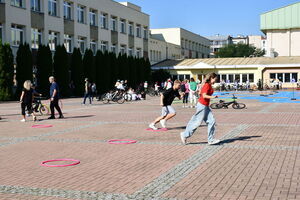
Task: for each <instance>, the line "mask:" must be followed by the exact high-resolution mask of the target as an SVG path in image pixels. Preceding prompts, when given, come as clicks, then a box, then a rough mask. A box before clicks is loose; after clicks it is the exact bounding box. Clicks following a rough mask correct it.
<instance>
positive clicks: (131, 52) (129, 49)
mask: <svg viewBox="0 0 300 200" xmlns="http://www.w3.org/2000/svg"><path fill="white" fill-rule="evenodd" d="M128 56H133V50H132V49H131V48H128Z"/></svg>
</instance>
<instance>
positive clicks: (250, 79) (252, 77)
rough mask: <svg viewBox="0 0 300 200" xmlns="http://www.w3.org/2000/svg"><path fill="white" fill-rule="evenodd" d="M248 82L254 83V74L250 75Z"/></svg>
mask: <svg viewBox="0 0 300 200" xmlns="http://www.w3.org/2000/svg"><path fill="white" fill-rule="evenodd" d="M248 80H249V82H250V83H254V74H249V78H248Z"/></svg>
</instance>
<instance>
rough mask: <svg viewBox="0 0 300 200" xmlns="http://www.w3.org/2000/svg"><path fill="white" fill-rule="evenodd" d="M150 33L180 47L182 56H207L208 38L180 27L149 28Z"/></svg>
mask: <svg viewBox="0 0 300 200" xmlns="http://www.w3.org/2000/svg"><path fill="white" fill-rule="evenodd" d="M150 31H151V34H152V35H155V36H156V38H161V40H164V41H166V42H168V43H172V44H175V45H178V46H180V47H181V57H183V58H209V55H210V40H209V39H207V38H205V37H202V36H200V35H198V34H195V33H192V32H190V31H187V30H185V29H182V28H164V29H151V30H150Z"/></svg>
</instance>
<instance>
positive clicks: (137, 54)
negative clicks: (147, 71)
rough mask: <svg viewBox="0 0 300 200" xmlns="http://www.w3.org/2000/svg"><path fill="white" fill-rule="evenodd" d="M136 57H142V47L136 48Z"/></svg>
mask: <svg viewBox="0 0 300 200" xmlns="http://www.w3.org/2000/svg"><path fill="white" fill-rule="evenodd" d="M136 57H137V58H140V57H141V49H140V48H137V49H136Z"/></svg>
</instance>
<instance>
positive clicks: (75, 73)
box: [71, 48, 85, 96]
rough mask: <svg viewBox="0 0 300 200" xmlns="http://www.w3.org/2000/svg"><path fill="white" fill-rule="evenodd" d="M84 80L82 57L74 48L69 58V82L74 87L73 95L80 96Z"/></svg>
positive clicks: (82, 91)
mask: <svg viewBox="0 0 300 200" xmlns="http://www.w3.org/2000/svg"><path fill="white" fill-rule="evenodd" d="M84 78H85V75H84V71H83V65H82V55H81V52H80V50H79V49H78V48H74V50H73V54H72V57H71V81H73V83H74V86H75V90H74V95H76V96H81V95H82V94H83V93H84Z"/></svg>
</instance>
